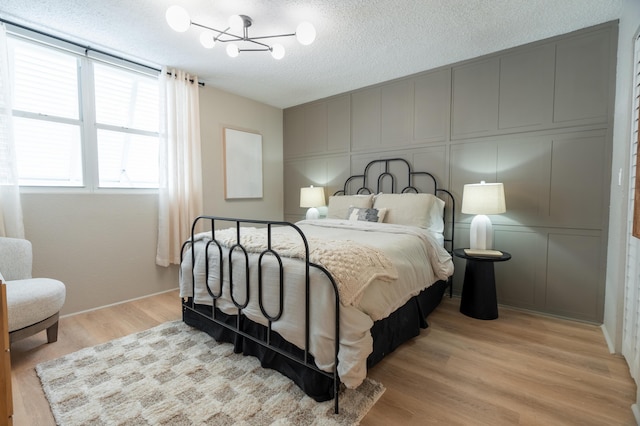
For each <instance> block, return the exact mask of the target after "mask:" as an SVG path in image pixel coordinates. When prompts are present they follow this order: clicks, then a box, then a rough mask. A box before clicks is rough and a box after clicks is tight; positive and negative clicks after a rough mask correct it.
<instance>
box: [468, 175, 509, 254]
mask: <svg viewBox="0 0 640 426" xmlns="http://www.w3.org/2000/svg"><path fill="white" fill-rule="evenodd" d="M461 211H462V213H466V214H475V215H476V216H474V218H473V220H472V221H471V228H470V229H469V247H470V248H472V249H476V250H490V249H492V248H493V225H492V224H491V219H489V218H488V217H487V216H486V215H488V214H500V213H504V212H506V211H507V206H506V203H505V200H504V185H502V184H501V183H485V182H484V181H482V182H480V183H472V184H467V185H465V186H464V189H463V192H462V210H461Z"/></svg>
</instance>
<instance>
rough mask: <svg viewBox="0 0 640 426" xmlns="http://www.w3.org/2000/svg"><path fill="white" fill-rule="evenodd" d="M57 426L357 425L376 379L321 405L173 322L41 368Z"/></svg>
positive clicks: (374, 393) (374, 396)
mask: <svg viewBox="0 0 640 426" xmlns="http://www.w3.org/2000/svg"><path fill="white" fill-rule="evenodd" d="M36 372H37V374H38V376H39V377H40V380H41V382H42V388H43V389H44V392H45V395H46V397H47V399H48V400H49V404H50V406H51V411H52V412H53V416H54V417H55V420H56V423H57V424H58V425H63V426H66V425H83V426H86V425H122V426H125V425H171V426H174V425H225V426H226V425H296V426H297V425H353V424H358V423H359V422H360V420H361V419H362V418H363V417H364V415H365V414H366V413H367V411H369V409H370V408H371V406H373V404H374V403H375V402H376V401H377V400H378V398H379V397H380V396H381V395H382V393H383V392H384V386H382V385H381V384H380V383H377V382H375V381H373V380H370V379H366V380H365V382H364V383H363V384H362V385H361V386H359V387H358V388H357V389H355V390H351V389H344V390H341V391H340V414H338V415H335V414H334V413H333V408H334V406H333V401H327V402H323V403H318V402H316V401H314V400H313V399H312V398H309V397H308V396H306V395H305V394H304V392H302V390H300V388H299V387H298V386H296V385H295V384H294V383H293V382H292V381H291V380H289V379H288V378H286V377H285V376H283V375H281V374H280V373H278V372H276V371H274V370H270V369H266V368H262V367H261V366H260V363H259V361H258V360H257V359H256V358H254V357H251V356H243V355H241V354H235V353H233V346H232V345H231V344H228V343H217V342H216V341H215V340H213V339H212V338H211V337H209V336H208V335H207V334H205V333H203V332H201V331H199V330H196V329H194V328H192V327H190V326H188V325H186V324H184V323H183V322H182V321H173V322H168V323H165V324H162V325H160V326H158V327H154V328H152V329H149V330H146V331H143V332H140V333H136V334H132V335H130V336H126V337H123V338H120V339H116V340H113V341H111V342H107V343H104V344H101V345H98V346H94V347H90V348H86V349H82V350H80V351H78V352H74V353H72V354H69V355H66V356H64V357H62V358H58V359H55V360H52V361H47V362H44V363H41V364H38V365H37V366H36Z"/></svg>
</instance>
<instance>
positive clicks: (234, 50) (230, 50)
mask: <svg viewBox="0 0 640 426" xmlns="http://www.w3.org/2000/svg"><path fill="white" fill-rule="evenodd" d="M239 54H240V49H239V48H238V46H237V45H235V44H234V43H231V44H229V45H228V46H227V55H229V56H230V57H232V58H236V57H238V55H239Z"/></svg>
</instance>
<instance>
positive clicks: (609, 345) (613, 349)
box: [600, 324, 616, 354]
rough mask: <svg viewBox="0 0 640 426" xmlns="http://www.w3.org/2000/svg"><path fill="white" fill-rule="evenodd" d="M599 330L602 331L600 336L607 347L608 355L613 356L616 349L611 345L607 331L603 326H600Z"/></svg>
mask: <svg viewBox="0 0 640 426" xmlns="http://www.w3.org/2000/svg"><path fill="white" fill-rule="evenodd" d="M600 330H602V335H603V336H604V340H605V341H606V342H607V347H608V348H609V353H610V354H615V353H616V347H615V346H614V344H613V341H612V340H611V337H610V336H609V332H608V331H607V328H606V327H605V326H604V324H602V325H601V326H600Z"/></svg>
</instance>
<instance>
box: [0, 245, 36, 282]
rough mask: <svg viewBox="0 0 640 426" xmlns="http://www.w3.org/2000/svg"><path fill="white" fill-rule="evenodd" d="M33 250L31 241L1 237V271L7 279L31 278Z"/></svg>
mask: <svg viewBox="0 0 640 426" xmlns="http://www.w3.org/2000/svg"><path fill="white" fill-rule="evenodd" d="M32 265H33V252H32V251H31V242H30V241H28V240H23V239H19V238H6V237H0V272H2V276H3V278H4V279H5V280H7V281H13V280H24V279H28V278H31V267H32Z"/></svg>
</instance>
